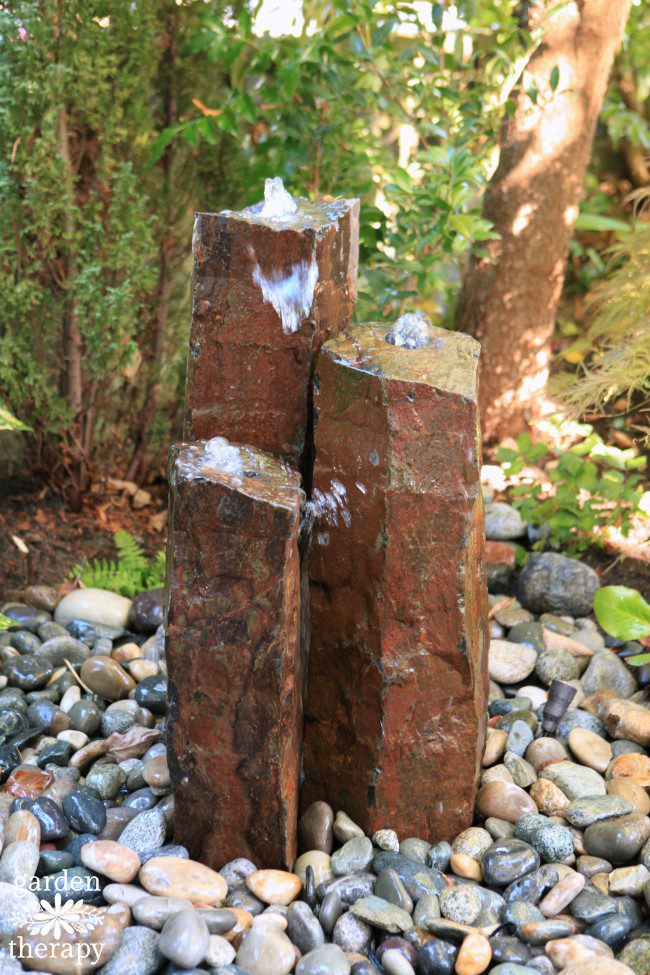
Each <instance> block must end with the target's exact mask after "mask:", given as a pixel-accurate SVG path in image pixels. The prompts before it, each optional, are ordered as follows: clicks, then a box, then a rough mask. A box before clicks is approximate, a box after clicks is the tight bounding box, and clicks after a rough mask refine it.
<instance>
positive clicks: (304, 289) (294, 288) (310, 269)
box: [253, 260, 318, 334]
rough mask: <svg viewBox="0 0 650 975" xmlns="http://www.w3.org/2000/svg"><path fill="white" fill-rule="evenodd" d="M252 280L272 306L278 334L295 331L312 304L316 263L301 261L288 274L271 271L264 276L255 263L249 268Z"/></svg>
mask: <svg viewBox="0 0 650 975" xmlns="http://www.w3.org/2000/svg"><path fill="white" fill-rule="evenodd" d="M253 281H254V282H255V284H257V285H259V287H260V288H261V289H262V296H263V298H264V301H268V302H269V303H270V304H271V305H273V307H274V309H275V311H276V313H277V314H278V315H279V317H280V319H281V320H282V331H283V332H286V333H287V334H289V333H291V332H297V331H298V328H299V326H300V323H301V322H302V321H304V319H305V318H306V317H307V315H308V314H309V312H310V310H311V306H312V303H313V301H314V289H315V288H316V282H317V281H318V264H317V263H316V261H314V260H312V261H309V262H307V261H301V262H300V263H299V264H294V265H293V266H292V268H291V273H290V274H289V275H283V274H282V272H280V271H271V274H270V275H269V276H268V277H267V276H266V275H264V274H262V271H261V269H260V266H259V264H256V265H255V267H254V268H253Z"/></svg>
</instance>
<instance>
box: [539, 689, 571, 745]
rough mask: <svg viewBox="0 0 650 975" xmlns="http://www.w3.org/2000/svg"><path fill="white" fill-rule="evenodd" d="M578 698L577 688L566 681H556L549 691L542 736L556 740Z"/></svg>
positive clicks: (543, 716) (543, 713)
mask: <svg viewBox="0 0 650 975" xmlns="http://www.w3.org/2000/svg"><path fill="white" fill-rule="evenodd" d="M575 696H576V688H575V687H572V685H571V684H565V683H564V681H561V680H554V681H552V682H551V686H550V688H549V691H548V699H547V701H546V704H545V705H544V710H543V712H542V734H544V735H546V736H548V737H549V738H554V737H555V735H556V734H557V729H558V725H559V723H560V721H561V720H562V718H563V717H564V715H565V714H566V712H567V708H568V707H569V705H570V704H571V701H572V700H573V698H574V697H575Z"/></svg>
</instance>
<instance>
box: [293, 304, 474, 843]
mask: <svg viewBox="0 0 650 975" xmlns="http://www.w3.org/2000/svg"><path fill="white" fill-rule="evenodd" d="M408 317H409V318H411V317H412V316H408ZM415 333H417V334H416V336H415V337H416V341H412V338H413V336H410V333H409V330H408V329H406V330H405V331H404V333H403V334H402V332H400V333H399V334H396V330H395V327H394V326H387V325H360V326H351V327H350V328H348V329H346V331H345V332H343V333H341V334H340V335H339V336H338V337H337V338H334V339H333V340H331V341H330V342H327V343H326V344H325V345H324V346H323V348H322V350H321V354H320V357H319V360H318V365H317V369H316V377H315V399H314V403H315V414H316V416H315V419H316V421H317V425H316V465H315V470H314V488H313V502H312V504H313V507H314V512H315V516H316V520H315V525H314V533H313V546H312V552H311V565H310V574H311V605H312V641H311V649H310V659H309V678H308V697H307V705H306V722H305V755H304V763H305V776H306V782H305V788H304V802H310V801H313V800H316V799H326V800H327V801H328V802H329V803H330V804H331V805H332V806H334V808H335V809H344V810H345V811H346V812H347V813H348V814H349V815H350V816H351V817H352V818H353V819H354V820H355V821H356V822H358V823H359V825H360V826H362V827H363V829H364V830H365V832H366V833H369V834H372V833H373V831H374V830H376V829H379V828H382V827H386V826H391V827H393V828H395V829H396V830H397V831H398V833H399V835H400V836H402V837H405V836H420V837H423V838H428V839H431V840H440V839H443V838H452V837H453V836H455V835H456V834H457V833H458V832H459V831H460V830H461V829H463V828H464V827H466V826H469V825H470V823H471V821H472V814H473V803H474V796H475V792H476V788H477V782H478V774H479V769H480V762H481V756H482V752H483V743H484V735H485V725H484V712H485V708H486V702H487V687H488V675H487V643H488V641H487V589H486V584H485V571H484V553H483V549H484V541H483V535H484V530H483V506H482V498H481V490H480V480H479V474H480V440H479V434H478V416H477V366H478V354H479V346H478V344H477V343H476V342H475V341H474V340H473V339H471V338H469V337H468V336H466V335H462V334H458V333H452V332H447V331H444V330H442V329H437V328H434V327H432V326H431V325H430V324H429V323H424V322H422V320H420V322H419V323H417V322H416V329H415ZM395 343H396V344H395ZM400 346H401V347H400Z"/></svg>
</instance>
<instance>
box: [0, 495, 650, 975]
mask: <svg viewBox="0 0 650 975" xmlns="http://www.w3.org/2000/svg"><path fill="white" fill-rule="evenodd" d="M488 515H489V516H490V518H489V520H488V524H489V526H491V528H490V533H491V535H492V542H491V543H489V546H490V544H492V552H491V556H490V552H489V553H488V556H489V558H490V589H491V590H495V593H494V594H493V595H491V597H490V600H491V605H492V609H491V620H490V627H491V633H490V636H491V644H490V653H489V669H490V676H491V687H490V704H489V714H488V737H487V741H486V746H485V754H484V760H483V772H482V779H481V787H480V790H479V793H478V796H477V801H476V818H475V825H473V826H472V827H470V828H469V829H466V830H464V831H463V832H461V833H459V835H457V836H456V837H455V838H453V841H452V842H451V843H449V842H446V841H442V840H440V838H436V837H427V838H425V837H406V836H401V835H399V834H398V833H396V832H395V831H394V830H393V828H392V825H394V824H390V823H386V824H385V828H384V829H382V830H380V831H379V832H377V833H375V834H374V836H372V837H368V836H364V835H363V832H362V830H361V829H360V828H359V827H358V826H357V825H356V824H355V823H354V822H352V821H351V820H350V819H349V817H348V816H347V815H346V813H345V811H343V810H333V809H332V808H330V806H329V805H327V803H326V802H324V801H322V802H317V803H314V804H313V805H312V806H310V807H309V808H308V809H307V810H306V811H305V812H304V814H303V816H302V818H301V820H300V824H299V848H300V849H299V852H300V855H299V857H298V859H297V861H296V863H295V864H294V865H293V871H292V872H288V871H285V870H274V869H262V867H264V868H268V867H269V866H270V865H268V864H265V865H261V864H254V863H251V862H250V861H249V860H247V859H244V858H241V859H238V860H234V861H232V862H230V863H227V864H224V866H223V867H222V869H221V870H220V871H219V872H216V871H214V870H211V869H209V868H208V867H206V866H204V865H202V864H199V863H197V862H195V861H193V860H191V859H189V857H188V852H187V850H186V849H184V848H182V847H179V846H176V845H174V842H173V832H174V828H173V819H174V811H173V799H172V797H171V794H170V781H169V770H168V768H167V761H166V755H165V744H164V739H165V708H166V676H165V659H164V633H163V630H162V626H161V625H160V621H161V610H160V593H159V592H156V593H145V594H141V595H139V596H137V597H136V599H135V601H134V602H133V603H131V601H130V600H126V599H124V598H123V597H120V596H116V595H114V594H112V593H106V592H103V591H101V590H80V591H77V592H73V593H70V594H69V595H67V596H64V598H63V599H62V600H60V601H59V600H57V597H56V594H55V592H54V591H53V590H51V589H49V588H48V587H43V586H32V587H29V588H28V589H27V590H25V592H24V594H23V601H22V602H21V603H13V604H7V605H5V606H4V607H3V612H4V613H5V614H6V615H8V616H10V617H11V618H12V619H13V620H14V621H15V624H16V625H15V627H14V628H12V629H11V630H8V631H5V632H3V633H1V634H0V657H2V662H3V663H2V674H1V675H0V771H1V772H2V781H3V786H2V791H0V827H1V828H2V854H1V855H0V942H1V944H2V946H3V948H4V953H0V975H5V973H6V975H9V973H14V972H16V973H17V972H21V971H47V972H51V973H61V975H68V973H69V975H78V973H85V972H90V971H93V970H94V971H101V972H103V973H105V975H154V973H161V975H162V973H164V975H175V973H181V972H188V971H189V972H194V973H195V975H198V973H210V975H216V973H218V975H239V973H248V975H289V973H290V972H295V973H296V975H377V973H381V972H384V973H386V975H412V973H413V972H415V973H417V975H451V973H456V975H481V973H482V972H491V973H492V972H493V973H495V975H553V973H555V972H558V971H562V972H566V973H568V975H599V973H601V972H602V973H603V975H605V973H606V975H617V973H618V975H622V973H624V972H628V973H629V972H631V971H632V972H635V973H636V975H646V973H647V972H649V971H650V921H649V919H648V915H649V910H648V906H647V905H648V904H649V903H650V816H649V814H650V797H649V796H648V788H650V757H649V756H648V752H647V750H646V749H647V747H648V746H649V745H650V707H649V705H648V701H647V699H646V692H645V689H644V688H645V684H646V683H647V682H648V680H649V679H650V675H648V674H647V673H645V670H646V668H634V669H633V668H631V667H628V666H627V665H626V664H625V656H626V655H629V654H631V653H633V652H638V650H639V645H638V644H626V645H622V646H621V645H616V641H612V640H610V639H609V638H606V637H605V635H604V634H603V633H602V632H601V631H599V629H598V627H597V625H596V623H595V622H594V620H593V617H592V616H591V613H590V610H591V605H592V603H593V596H594V593H595V591H596V589H597V587H598V579H597V577H595V574H594V573H592V570H591V569H589V568H588V567H587V566H583V565H582V563H580V562H577V561H576V560H569V559H564V558H563V557H562V556H555V555H551V556H549V555H548V554H547V553H543V554H542V555H541V556H533V557H532V558H531V559H530V560H529V564H528V566H527V568H526V569H525V570H524V572H522V573H520V575H519V580H518V588H517V596H518V598H516V599H515V598H514V597H512V596H508V595H507V594H506V593H504V592H503V591H502V590H504V589H508V588H509V587H510V583H511V573H512V564H511V560H510V557H509V556H508V554H507V552H506V551H505V548H507V547H508V541H509V540H510V539H512V538H516V537H518V535H517V533H519V535H520V534H521V531H522V526H521V524H520V523H516V519H515V518H514V517H513V516H512V515H511V514H509V513H508V512H507V511H505V508H500V509H499V508H497V509H496V510H495V509H494V508H492V509H490V506H488ZM495 526H496V527H495ZM523 530H525V526H524V528H523ZM495 536H496V537H495ZM489 546H488V548H489ZM497 546H501V548H497ZM504 546H505V548H504ZM509 550H510V551H511V549H509ZM73 672H74V673H73ZM553 678H559V679H561V680H564V681H568V682H570V683H572V684H573V685H574V686H575V687H576V691H577V693H576V697H575V698H574V700H573V702H572V706H571V707H570V709H569V710H568V711H567V714H566V716H565V717H564V719H563V720H562V722H561V724H560V728H559V732H558V736H557V737H556V738H548V737H542V736H541V731H540V719H541V712H542V710H543V706H544V702H545V699H546V689H547V687H548V685H549V684H550V682H551V680H552V679H553ZM431 841H433V842H431ZM57 893H58V894H60V900H63V901H66V900H67V899H68V898H72V899H73V900H74V901H78V900H82V901H83V902H84V904H85V905H86V908H85V910H86V911H87V912H88V915H89V916H90V917H91V918H92V922H91V924H90V927H89V928H87V929H86V930H85V931H84V932H82V933H80V932H79V931H78V930H75V929H74V928H72V927H71V926H70V931H66V930H65V926H63V929H59V930H57V929H56V928H55V927H53V926H50V928H49V930H47V929H46V928H42V929H41V930H40V931H38V932H36V933H34V931H33V930H32V929H31V928H30V923H29V922H30V921H31V919H32V918H33V917H34V916H35V915H36V914H37V913H38V912H39V911H43V907H42V905H40V904H39V900H40V901H45V902H46V903H47V904H50V905H53V910H55V911H56V910H57V909H58V901H57ZM63 920H65V911H64V912H62V921H63ZM82 920H83V919H82ZM38 946H40V947H39V951H40V954H39V955H36V953H35V952H36V948H37V947H38ZM43 946H45V947H44V948H43ZM79 949H81V950H79ZM11 950H13V952H14V954H15V953H16V951H17V950H20V952H21V957H22V961H20V960H18V958H16V957H12V955H11V954H10V951H11ZM30 953H31V954H32V957H27V955H29V954H30Z"/></svg>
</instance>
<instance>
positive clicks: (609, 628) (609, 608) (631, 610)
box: [594, 586, 650, 640]
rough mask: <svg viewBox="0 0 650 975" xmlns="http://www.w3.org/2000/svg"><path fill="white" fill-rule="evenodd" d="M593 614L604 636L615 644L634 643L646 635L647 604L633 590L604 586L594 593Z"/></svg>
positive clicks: (649, 630) (649, 606)
mask: <svg viewBox="0 0 650 975" xmlns="http://www.w3.org/2000/svg"><path fill="white" fill-rule="evenodd" d="M594 612H595V614H596V619H597V620H598V623H599V624H600V626H601V627H602V628H603V630H604V631H605V633H609V635H610V636H613V637H616V639H617V640H638V639H640V638H641V637H644V636H648V634H650V604H648V603H647V602H646V601H645V599H644V598H643V596H642V595H641V593H640V592H637V590H636V589H628V587H627V586H604V587H603V588H602V589H599V590H598V592H597V593H596V597H595V599H594Z"/></svg>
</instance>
